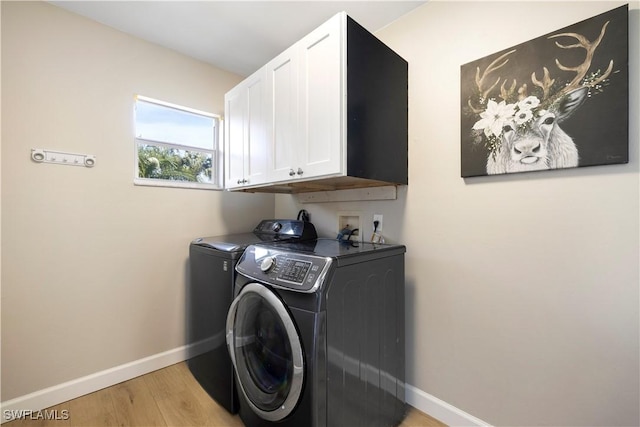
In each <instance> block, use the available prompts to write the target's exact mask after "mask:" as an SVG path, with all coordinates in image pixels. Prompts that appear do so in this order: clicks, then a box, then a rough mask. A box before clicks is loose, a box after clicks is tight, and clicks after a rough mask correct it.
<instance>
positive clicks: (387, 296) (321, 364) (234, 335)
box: [227, 239, 406, 427]
mask: <svg viewBox="0 0 640 427" xmlns="http://www.w3.org/2000/svg"><path fill="white" fill-rule="evenodd" d="M404 253H405V247H404V246H402V245H378V244H371V243H355V242H350V241H349V242H341V241H338V240H333V239H317V240H312V241H307V242H300V243H290V242H289V243H287V242H283V243H271V244H256V245H251V246H249V247H248V248H247V249H246V251H245V252H244V254H243V255H242V257H241V259H240V261H239V262H238V264H237V265H236V270H237V271H238V273H239V274H238V277H237V279H236V288H235V295H236V298H235V299H234V301H233V303H232V305H231V308H230V310H229V314H228V316H227V345H228V347H229V352H230V354H231V359H232V361H233V364H234V367H235V372H236V381H237V384H238V388H239V393H238V396H239V405H240V411H239V412H240V417H241V418H242V421H243V422H244V424H245V425H246V426H247V427H269V426H276V425H277V426H279V427H298V426H306V427H326V426H333V427H342V426H370V425H375V426H394V425H397V424H399V423H400V422H401V420H402V419H403V417H404V414H405V411H406V405H405V400H404V397H405V383H404V381H405V380H404V378H405V373H404V371H405V369H404V367H405V365H404V364H405V359H404V357H405V351H404V344H405V341H404Z"/></svg>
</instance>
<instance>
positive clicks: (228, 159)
mask: <svg viewBox="0 0 640 427" xmlns="http://www.w3.org/2000/svg"><path fill="white" fill-rule="evenodd" d="M245 93H246V90H245V87H244V86H243V85H242V84H240V85H238V86H236V87H235V88H233V89H231V90H230V91H229V92H227V94H226V95H225V96H224V111H225V127H224V147H225V150H224V152H225V155H224V156H225V173H224V187H225V188H237V187H241V186H242V185H244V183H243V180H244V160H245V159H244V157H245V151H246V147H245V140H246V139H245V128H246V126H245V122H246V120H245V112H246V99H247V98H246V96H245Z"/></svg>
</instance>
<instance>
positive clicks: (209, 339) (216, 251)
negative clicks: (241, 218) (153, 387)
mask: <svg viewBox="0 0 640 427" xmlns="http://www.w3.org/2000/svg"><path fill="white" fill-rule="evenodd" d="M316 237H317V235H316V230H315V228H314V226H313V224H311V223H310V222H305V221H297V220H289V219H273V220H263V221H261V222H260V224H258V225H257V226H256V228H255V229H254V230H253V232H251V233H241V234H230V235H225V236H214V237H201V238H197V239H195V240H193V241H192V242H191V244H190V246H189V267H190V280H189V289H188V294H187V301H188V303H187V304H188V307H187V316H188V323H187V324H188V330H187V335H188V338H189V343H192V344H195V345H194V347H193V356H192V357H191V355H190V358H189V360H188V361H187V365H188V366H189V369H190V371H191V373H192V374H193V376H194V377H195V378H196V379H197V380H198V382H199V383H200V385H201V386H202V387H203V388H204V389H205V390H206V391H207V393H209V395H210V396H211V397H212V398H213V399H214V400H215V401H216V402H218V403H219V404H220V405H222V406H223V407H224V408H225V409H226V410H228V411H229V412H231V413H236V412H238V397H237V392H236V389H235V384H234V380H233V367H232V365H231V360H230V359H229V353H228V351H227V347H226V343H225V324H226V319H227V311H228V310H229V306H230V304H231V301H232V299H233V286H234V283H235V278H236V272H235V268H234V267H235V265H236V262H237V261H238V259H239V258H240V256H241V255H242V253H243V252H244V250H245V248H246V247H247V246H249V245H250V244H253V243H258V242H271V241H289V240H302V239H315V238H316Z"/></svg>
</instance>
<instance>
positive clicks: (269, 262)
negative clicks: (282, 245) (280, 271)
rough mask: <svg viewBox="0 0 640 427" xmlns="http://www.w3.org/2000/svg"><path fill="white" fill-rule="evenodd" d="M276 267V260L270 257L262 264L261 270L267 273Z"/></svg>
mask: <svg viewBox="0 0 640 427" xmlns="http://www.w3.org/2000/svg"><path fill="white" fill-rule="evenodd" d="M275 265H276V259H275V258H274V257H272V256H268V257H266V258H264V259H263V260H262V262H261V263H260V270H262V272H263V273H266V272H268V271H269V270H271V269H272V268H273V267H275Z"/></svg>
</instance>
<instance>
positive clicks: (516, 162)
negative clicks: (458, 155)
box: [468, 21, 613, 174]
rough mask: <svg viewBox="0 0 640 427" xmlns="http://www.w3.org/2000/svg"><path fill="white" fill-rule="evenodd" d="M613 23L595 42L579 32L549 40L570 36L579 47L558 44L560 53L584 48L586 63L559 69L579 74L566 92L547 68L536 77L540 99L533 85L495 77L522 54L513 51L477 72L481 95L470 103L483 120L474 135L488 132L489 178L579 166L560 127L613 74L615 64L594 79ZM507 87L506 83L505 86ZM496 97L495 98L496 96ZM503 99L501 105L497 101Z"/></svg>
mask: <svg viewBox="0 0 640 427" xmlns="http://www.w3.org/2000/svg"><path fill="white" fill-rule="evenodd" d="M608 24H609V21H607V22H606V23H605V24H604V25H603V26H602V29H601V31H600V35H599V36H598V37H597V38H596V39H595V40H594V41H589V40H588V39H587V38H586V37H584V36H582V35H580V34H577V33H560V34H555V35H552V36H549V37H548V38H549V39H557V38H561V37H570V38H573V39H575V40H576V43H574V44H567V45H565V44H561V43H559V42H558V41H556V42H555V45H556V46H557V47H559V48H560V49H577V48H581V49H584V50H585V52H586V55H585V59H584V61H583V63H582V64H580V65H577V66H575V67H570V66H565V65H563V64H562V63H561V62H560V61H559V60H558V59H557V58H556V60H555V63H556V66H557V67H558V69H560V70H562V71H569V72H574V73H575V77H574V78H573V79H572V80H571V81H570V82H569V83H567V84H566V85H565V86H564V87H562V88H560V89H557V84H555V83H556V79H554V78H552V77H551V73H550V72H549V70H548V69H547V68H546V67H543V73H542V77H541V78H538V76H537V75H536V72H535V71H534V72H533V73H532V74H531V83H532V85H533V86H534V90H535V91H536V93H537V94H538V95H539V96H534V95H529V94H528V90H529V88H528V87H527V84H526V83H524V84H522V85H520V86H519V87H518V84H517V82H516V80H515V79H514V80H513V81H512V82H511V84H509V83H508V79H504V80H503V79H502V77H500V76H497V77H494V76H495V74H496V72H497V71H498V70H500V69H501V68H502V67H504V66H505V65H506V64H507V63H508V62H509V57H510V56H511V55H512V54H513V53H514V52H516V50H515V49H514V50H511V51H508V52H506V53H504V54H503V55H501V56H500V57H498V58H496V59H495V60H494V61H493V62H491V63H490V64H489V65H488V66H487V67H486V68H485V70H484V71H483V72H482V73H481V72H480V68H479V67H478V68H476V76H475V84H476V86H477V90H478V102H477V104H476V105H474V103H473V102H472V101H471V100H469V102H468V105H469V108H470V109H471V111H473V113H475V114H478V115H479V116H480V120H478V121H477V122H476V123H475V124H474V125H473V130H474V131H476V132H477V133H479V134H480V133H483V134H484V137H485V138H486V140H485V141H486V146H487V148H488V149H489V151H490V153H489V155H488V157H487V164H486V170H487V174H502V173H512V172H525V171H533V170H543V169H556V168H569V167H576V166H578V162H579V156H578V149H577V147H576V144H575V143H574V142H573V139H572V138H571V137H570V136H569V135H567V133H566V132H565V131H563V130H562V129H561V128H560V123H562V122H563V121H565V120H566V119H568V118H569V117H570V116H571V115H572V114H573V113H574V112H575V111H576V110H577V109H578V108H579V107H580V106H581V105H582V104H583V102H584V101H585V100H586V99H587V97H588V96H589V93H590V90H592V89H594V88H599V87H600V85H601V84H602V83H603V82H604V81H606V79H607V78H608V77H609V75H610V74H611V72H612V71H613V60H611V61H610V62H609V66H608V67H607V69H606V70H605V71H604V72H601V71H600V70H598V71H597V72H595V73H591V74H589V75H588V72H589V69H590V68H591V62H592V60H593V56H594V53H595V51H596V49H597V47H598V45H599V44H600V42H601V41H602V39H603V37H604V35H605V32H606V29H607V25H608ZM501 82H502V83H501ZM494 92H496V96H495V97H492V96H491V95H492V93H494ZM498 98H499V99H501V100H499V101H498V100H497V99H498Z"/></svg>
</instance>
